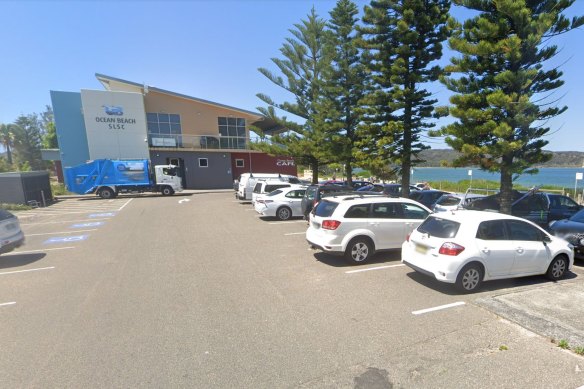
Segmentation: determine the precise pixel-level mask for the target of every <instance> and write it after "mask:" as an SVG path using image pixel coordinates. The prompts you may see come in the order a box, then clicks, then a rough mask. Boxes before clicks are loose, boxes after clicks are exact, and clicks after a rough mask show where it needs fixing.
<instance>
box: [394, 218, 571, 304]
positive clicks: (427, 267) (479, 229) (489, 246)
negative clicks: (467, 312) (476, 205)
mask: <svg viewBox="0 0 584 389" xmlns="http://www.w3.org/2000/svg"><path fill="white" fill-rule="evenodd" d="M402 262H403V263H405V264H406V265H408V266H409V267H411V268H412V269H414V270H416V271H418V272H420V273H424V274H427V275H429V276H431V277H433V278H436V279H437V280H438V281H442V282H448V283H454V284H456V286H457V287H458V289H459V290H460V291H462V292H465V293H468V292H474V291H476V290H478V289H479V287H480V285H481V283H482V282H483V281H486V280H495V279H501V278H511V277H523V276H530V275H535V274H546V275H547V276H548V278H550V279H552V280H554V281H555V280H558V279H560V278H562V277H563V276H564V275H565V274H566V273H567V272H568V271H569V270H570V269H571V268H572V265H573V263H574V252H573V251H572V247H571V246H570V245H569V243H568V242H566V241H565V240H563V239H560V238H556V237H554V236H551V235H550V234H548V233H547V232H545V231H544V230H543V229H541V228H540V227H538V226H537V225H536V224H534V223H532V222H530V221H527V220H525V219H520V218H518V217H515V216H511V215H503V214H500V213H494V212H485V211H469V210H459V211H448V212H440V213H435V214H433V215H430V216H429V217H428V218H427V219H426V220H425V221H424V222H423V223H422V224H421V225H420V226H419V227H418V228H416V230H414V231H413V232H412V234H411V235H410V236H409V237H408V239H407V240H406V242H404V244H403V246H402Z"/></svg>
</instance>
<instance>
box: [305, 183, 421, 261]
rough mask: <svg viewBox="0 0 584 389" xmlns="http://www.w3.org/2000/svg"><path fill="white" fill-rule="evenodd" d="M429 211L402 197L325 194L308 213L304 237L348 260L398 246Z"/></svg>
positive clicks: (369, 256) (363, 258)
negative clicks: (308, 218)
mask: <svg viewBox="0 0 584 389" xmlns="http://www.w3.org/2000/svg"><path fill="white" fill-rule="evenodd" d="M430 213H431V211H430V210H429V209H428V208H426V207H424V206H423V205H421V204H419V203H417V202H415V201H413V200H410V199H405V198H392V197H386V196H366V195H358V194H356V195H348V196H347V195H344V196H332V197H326V198H324V199H323V200H321V201H320V202H319V203H318V204H317V205H316V207H315V208H314V209H313V211H312V212H311V214H310V220H309V227H308V230H307V231H306V240H307V241H308V244H309V245H310V246H312V247H315V248H318V249H321V250H323V251H325V252H327V253H331V254H344V255H345V257H346V258H347V260H349V261H350V262H352V263H363V262H366V261H367V260H368V259H370V258H371V256H372V255H373V254H374V253H375V252H376V251H380V250H389V249H399V248H400V247H401V245H402V242H403V241H404V240H405V239H406V236H407V235H408V234H409V233H410V232H411V231H412V230H413V229H414V228H416V227H417V226H418V225H420V223H422V221H423V220H424V219H425V218H426V217H427V216H428V215H429V214H430Z"/></svg>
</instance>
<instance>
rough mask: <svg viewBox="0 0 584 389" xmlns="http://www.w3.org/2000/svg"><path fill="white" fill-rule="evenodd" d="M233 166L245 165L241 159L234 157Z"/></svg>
mask: <svg viewBox="0 0 584 389" xmlns="http://www.w3.org/2000/svg"><path fill="white" fill-rule="evenodd" d="M235 167H245V161H244V160H243V159H236V160H235Z"/></svg>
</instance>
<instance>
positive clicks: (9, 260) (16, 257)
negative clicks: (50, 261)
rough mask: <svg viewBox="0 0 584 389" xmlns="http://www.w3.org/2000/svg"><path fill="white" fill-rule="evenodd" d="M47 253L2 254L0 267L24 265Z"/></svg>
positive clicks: (37, 259)
mask: <svg viewBox="0 0 584 389" xmlns="http://www.w3.org/2000/svg"><path fill="white" fill-rule="evenodd" d="M46 255H47V254H45V253H35V254H4V255H2V256H1V257H0V269H9V268H11V267H19V266H26V265H28V264H31V263H33V262H36V261H39V260H41V259H43V258H44V257H45V256H46Z"/></svg>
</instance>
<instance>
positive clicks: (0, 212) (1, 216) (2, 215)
mask: <svg viewBox="0 0 584 389" xmlns="http://www.w3.org/2000/svg"><path fill="white" fill-rule="evenodd" d="M13 217H15V216H14V215H13V214H11V213H10V212H8V211H6V210H4V209H0V221H2V220H6V219H11V218H13Z"/></svg>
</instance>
